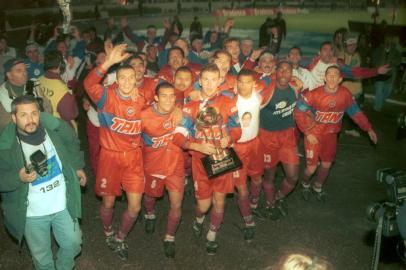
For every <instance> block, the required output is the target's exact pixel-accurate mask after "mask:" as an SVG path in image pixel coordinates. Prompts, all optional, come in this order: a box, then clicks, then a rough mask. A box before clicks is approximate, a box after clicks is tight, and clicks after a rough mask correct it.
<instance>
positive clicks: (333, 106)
mask: <svg viewBox="0 0 406 270" xmlns="http://www.w3.org/2000/svg"><path fill="white" fill-rule="evenodd" d="M335 106H336V101H335V100H332V101H330V102H329V103H328V107H329V108H335Z"/></svg>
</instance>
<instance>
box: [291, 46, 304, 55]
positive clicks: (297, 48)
mask: <svg viewBox="0 0 406 270" xmlns="http://www.w3.org/2000/svg"><path fill="white" fill-rule="evenodd" d="M292 50H298V51H299V54H300V55H302V50H301V49H300V47H299V46H296V45H295V46H293V47H291V48H290V49H289V53H290V52H291V51H292Z"/></svg>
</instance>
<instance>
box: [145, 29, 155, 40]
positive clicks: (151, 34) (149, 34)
mask: <svg viewBox="0 0 406 270" xmlns="http://www.w3.org/2000/svg"><path fill="white" fill-rule="evenodd" d="M147 37H148V39H150V40H153V39H154V38H155V37H156V29H155V28H149V29H148V30H147Z"/></svg>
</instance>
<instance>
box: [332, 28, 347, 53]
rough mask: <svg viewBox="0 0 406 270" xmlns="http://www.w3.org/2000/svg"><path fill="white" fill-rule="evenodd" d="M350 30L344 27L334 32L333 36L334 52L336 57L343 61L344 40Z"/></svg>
mask: <svg viewBox="0 0 406 270" xmlns="http://www.w3.org/2000/svg"><path fill="white" fill-rule="evenodd" d="M347 32H348V30H347V29H346V28H344V27H342V28H339V29H337V30H336V31H335V32H334V36H333V51H334V56H335V57H337V58H339V59H343V55H344V49H345V46H344V38H345V36H346V35H347Z"/></svg>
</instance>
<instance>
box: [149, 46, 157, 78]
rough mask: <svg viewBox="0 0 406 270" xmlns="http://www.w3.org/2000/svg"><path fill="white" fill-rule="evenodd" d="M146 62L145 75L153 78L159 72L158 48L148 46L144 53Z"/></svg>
mask: <svg viewBox="0 0 406 270" xmlns="http://www.w3.org/2000/svg"><path fill="white" fill-rule="evenodd" d="M146 56H147V57H146V58H147V59H146V60H147V75H150V76H155V75H154V74H157V73H158V72H159V67H158V48H157V47H155V46H154V45H151V44H149V45H148V46H147V52H146Z"/></svg>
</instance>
